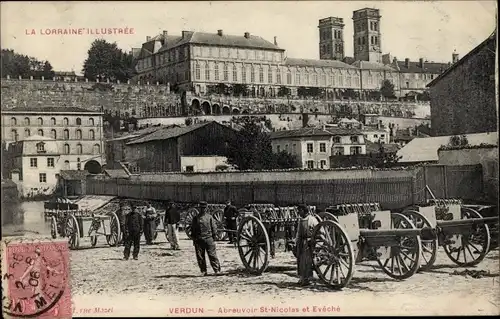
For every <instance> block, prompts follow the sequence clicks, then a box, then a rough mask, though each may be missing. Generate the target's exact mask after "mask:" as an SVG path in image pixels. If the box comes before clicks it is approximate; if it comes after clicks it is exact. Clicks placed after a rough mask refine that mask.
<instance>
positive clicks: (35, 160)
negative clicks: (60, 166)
mask: <svg viewBox="0 0 500 319" xmlns="http://www.w3.org/2000/svg"><path fill="white" fill-rule="evenodd" d="M54 166H55V165H54V158H52V157H48V158H47V167H54ZM30 167H38V158H30Z"/></svg>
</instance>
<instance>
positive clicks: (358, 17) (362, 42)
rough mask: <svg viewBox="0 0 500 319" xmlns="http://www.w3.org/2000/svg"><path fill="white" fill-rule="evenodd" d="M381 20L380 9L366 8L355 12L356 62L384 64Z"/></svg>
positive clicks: (353, 17) (353, 18)
mask: <svg viewBox="0 0 500 319" xmlns="http://www.w3.org/2000/svg"><path fill="white" fill-rule="evenodd" d="M380 18H381V16H380V13H379V10H378V9H370V8H364V9H360V10H356V11H354V12H353V16H352V20H353V21H354V59H355V60H360V61H370V62H378V63H381V62H382V43H381V33H380Z"/></svg>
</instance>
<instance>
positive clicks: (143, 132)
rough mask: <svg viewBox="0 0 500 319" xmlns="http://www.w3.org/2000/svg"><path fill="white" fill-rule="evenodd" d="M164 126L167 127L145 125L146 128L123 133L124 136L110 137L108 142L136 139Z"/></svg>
mask: <svg viewBox="0 0 500 319" xmlns="http://www.w3.org/2000/svg"><path fill="white" fill-rule="evenodd" d="M169 127H170V126H169ZM162 128H165V126H150V127H145V128H141V129H139V130H137V131H133V132H132V133H129V134H125V135H122V136H119V137H115V138H111V139H108V140H107V141H108V142H112V141H122V140H130V139H134V138H137V137H141V136H144V135H147V134H150V133H153V132H155V131H158V130H159V129H162Z"/></svg>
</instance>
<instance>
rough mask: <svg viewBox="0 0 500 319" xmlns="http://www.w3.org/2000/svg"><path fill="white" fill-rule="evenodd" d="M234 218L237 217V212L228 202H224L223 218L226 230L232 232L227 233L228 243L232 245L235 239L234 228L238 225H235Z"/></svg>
mask: <svg viewBox="0 0 500 319" xmlns="http://www.w3.org/2000/svg"><path fill="white" fill-rule="evenodd" d="M236 217H238V210H237V209H236V207H234V206H233V205H231V201H230V200H228V201H227V202H226V207H225V208H224V218H225V220H226V228H227V229H228V230H233V231H234V232H232V231H229V232H228V235H229V243H230V244H233V243H234V241H235V237H236V228H237V226H238V225H236Z"/></svg>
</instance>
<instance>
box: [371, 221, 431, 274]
mask: <svg viewBox="0 0 500 319" xmlns="http://www.w3.org/2000/svg"><path fill="white" fill-rule="evenodd" d="M391 218H392V226H393V229H412V228H416V227H415V226H414V225H413V224H412V222H411V221H410V220H409V219H408V218H407V217H405V216H404V215H403V214H399V213H395V214H392V215H391ZM389 249H390V255H389V258H387V259H384V260H382V259H380V258H377V262H378V264H379V265H380V267H382V270H383V271H384V272H385V273H386V274H387V275H388V276H389V277H391V278H394V279H400V280H402V279H407V278H410V277H411V276H413V275H414V274H415V273H416V272H417V271H418V270H419V268H420V255H421V254H422V244H421V242H420V236H400V238H399V244H398V245H396V246H391V247H389Z"/></svg>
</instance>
